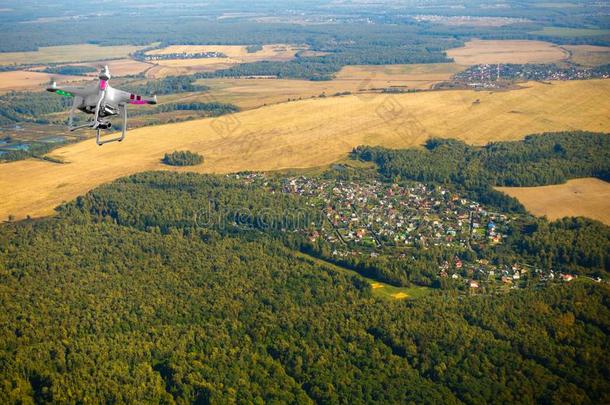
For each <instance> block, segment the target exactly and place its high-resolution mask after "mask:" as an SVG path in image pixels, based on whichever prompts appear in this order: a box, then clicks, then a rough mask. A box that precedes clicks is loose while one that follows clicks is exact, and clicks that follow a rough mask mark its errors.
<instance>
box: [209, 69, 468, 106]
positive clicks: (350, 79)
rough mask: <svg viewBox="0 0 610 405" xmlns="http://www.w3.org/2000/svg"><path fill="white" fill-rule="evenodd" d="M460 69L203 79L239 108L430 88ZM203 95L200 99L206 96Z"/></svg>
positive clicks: (222, 98) (216, 94)
mask: <svg viewBox="0 0 610 405" xmlns="http://www.w3.org/2000/svg"><path fill="white" fill-rule="evenodd" d="M461 70H463V67H462V66H459V65H455V64H452V63H442V64H441V63H439V64H428V65H387V66H346V67H344V68H343V69H341V71H339V72H338V73H337V75H336V78H335V79H333V80H330V81H320V82H312V81H309V80H291V79H235V78H222V79H205V80H201V81H200V83H201V84H205V85H206V86H210V87H211V92H210V93H209V96H211V97H212V98H213V99H216V100H218V101H221V102H227V103H234V104H236V105H238V106H240V107H241V108H244V109H248V108H255V107H260V106H262V105H264V104H267V105H268V104H276V103H280V102H285V101H288V100H296V99H299V98H311V97H317V96H319V95H321V94H324V95H327V96H332V95H334V94H337V93H342V92H347V91H349V92H351V93H354V94H356V93H362V92H370V91H372V90H375V89H385V88H399V89H403V90H406V89H429V88H431V87H432V85H434V84H435V83H438V82H441V81H444V80H447V79H449V78H450V77H451V76H452V75H453V74H455V73H457V72H459V71H461ZM209 96H208V95H203V98H206V97H209Z"/></svg>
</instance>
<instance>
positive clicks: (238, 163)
mask: <svg viewBox="0 0 610 405" xmlns="http://www.w3.org/2000/svg"><path fill="white" fill-rule="evenodd" d="M609 95H610V81H609V80H587V81H567V82H554V83H553V84H542V83H528V84H527V85H526V86H525V87H524V88H522V89H519V90H512V91H505V92H477V91H472V90H452V91H430V92H421V93H409V94H395V95H389V94H367V95H358V96H356V95H352V96H345V97H327V98H316V99H307V100H302V101H297V102H292V103H282V104H276V105H272V106H267V107H262V108H258V109H253V110H248V111H244V112H241V113H237V114H233V115H227V116H222V117H218V118H211V119H202V120H196V121H190V122H183V123H177V124H169V125H161V126H154V127H146V128H140V129H137V130H134V131H130V132H129V133H128V135H127V139H126V140H125V141H123V142H122V143H115V144H108V145H104V146H102V147H98V146H97V145H96V144H95V142H94V141H93V140H87V141H84V142H80V143H77V144H72V145H68V146H65V147H62V148H60V149H57V150H55V151H54V152H52V153H51V155H53V156H56V157H58V158H61V159H63V160H64V161H65V162H67V163H66V164H56V163H50V162H44V161H36V160H28V161H19V162H12V163H6V164H0V195H2V197H3V198H2V199H0V218H6V217H7V216H8V215H9V214H12V215H15V216H16V217H17V218H23V217H24V216H26V215H28V214H29V215H32V216H41V215H47V214H50V213H52V212H53V207H55V206H57V205H58V204H60V203H61V202H62V201H67V200H71V199H73V198H75V197H76V196H78V195H79V194H83V193H85V192H86V191H88V190H90V189H91V188H93V187H95V186H97V185H99V184H102V183H106V182H108V181H112V180H114V179H116V178H118V177H122V176H126V175H129V174H133V173H136V172H141V171H145V170H181V171H198V172H215V173H223V172H234V171H240V170H280V169H285V168H307V167H318V166H323V165H327V164H330V163H332V162H335V161H338V160H340V159H344V158H345V156H346V154H347V153H348V152H349V151H351V150H352V148H353V147H355V146H357V145H362V144H368V145H383V146H387V147H410V146H417V145H421V144H422V142H423V141H424V140H425V139H426V138H428V137H430V136H442V137H453V138H458V139H463V140H465V141H467V142H470V143H472V144H484V143H486V142H488V141H492V140H510V139H520V138H522V137H523V136H524V135H527V134H531V133H539V132H544V131H558V130H573V129H583V130H591V131H606V132H608V131H610V115H609V114H608V110H609V100H610V97H609ZM174 150H191V151H194V152H198V153H201V154H202V155H203V156H204V157H205V163H204V164H203V165H200V166H194V167H191V168H170V167H168V166H164V165H163V164H162V163H161V162H160V159H161V157H162V156H163V154H164V153H165V152H170V151H174Z"/></svg>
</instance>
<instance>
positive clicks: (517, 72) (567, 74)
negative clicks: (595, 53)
mask: <svg viewBox="0 0 610 405" xmlns="http://www.w3.org/2000/svg"><path fill="white" fill-rule="evenodd" d="M608 78H610V65H603V66H598V67H595V68H585V67H581V66H574V65H571V66H567V67H561V66H558V65H556V64H510V63H509V64H481V65H474V66H471V67H469V68H468V69H466V70H464V71H463V72H460V73H458V74H456V75H455V76H454V77H453V81H452V84H453V85H459V84H461V85H466V86H468V87H472V88H484V89H494V88H502V87H506V86H507V85H508V84H509V83H508V82H510V81H530V80H535V81H550V80H588V79H608ZM447 86H449V83H443V84H442V85H441V86H440V87H447Z"/></svg>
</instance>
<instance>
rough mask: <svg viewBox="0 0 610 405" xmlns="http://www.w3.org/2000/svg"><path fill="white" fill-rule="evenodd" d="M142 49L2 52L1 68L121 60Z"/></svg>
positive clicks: (62, 48)
mask: <svg viewBox="0 0 610 405" xmlns="http://www.w3.org/2000/svg"><path fill="white" fill-rule="evenodd" d="M141 48H142V47H139V46H132V45H118V46H98V45H92V44H80V45H61V46H48V47H44V48H40V49H38V50H37V51H33V52H2V53H0V66H6V65H26V64H27V65H31V64H37V63H40V64H45V63H68V62H89V61H96V60H103V59H119V58H126V57H128V56H129V54H130V53H132V52H135V51H136V50H138V49H141Z"/></svg>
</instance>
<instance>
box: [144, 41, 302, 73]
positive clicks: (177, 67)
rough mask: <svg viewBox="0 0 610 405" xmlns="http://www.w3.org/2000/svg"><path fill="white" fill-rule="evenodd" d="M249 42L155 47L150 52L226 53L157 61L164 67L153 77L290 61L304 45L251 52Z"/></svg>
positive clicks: (271, 46)
mask: <svg viewBox="0 0 610 405" xmlns="http://www.w3.org/2000/svg"><path fill="white" fill-rule="evenodd" d="M246 48H247V46H246V45H171V46H168V47H166V48H163V49H154V50H152V51H149V52H147V55H170V54H174V53H190V54H195V53H203V52H220V53H223V54H224V55H226V57H224V58H196V59H167V60H158V61H155V64H157V65H159V66H161V67H163V68H165V69H159V70H158V71H154V70H153V71H151V77H153V76H154V77H155V78H159V77H163V75H165V76H167V75H170V74H172V75H173V74H178V73H182V74H183V73H185V72H186V73H188V72H191V73H192V72H201V71H214V70H219V69H226V68H228V67H230V66H232V65H235V64H238V63H251V62H257V61H262V60H268V61H280V62H282V61H287V60H290V59H292V58H294V56H295V54H296V53H297V52H298V51H299V50H302V49H305V48H304V47H302V46H295V45H286V44H270V45H263V47H262V48H263V49H261V50H260V51H257V52H251V53H250V52H248V51H247V49H246Z"/></svg>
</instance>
